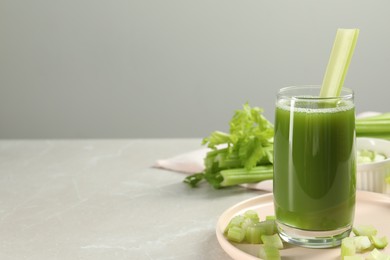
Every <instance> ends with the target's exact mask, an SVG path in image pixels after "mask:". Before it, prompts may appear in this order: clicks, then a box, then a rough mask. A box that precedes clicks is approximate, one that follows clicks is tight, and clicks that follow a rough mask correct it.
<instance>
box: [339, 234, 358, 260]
mask: <svg viewBox="0 0 390 260" xmlns="http://www.w3.org/2000/svg"><path fill="white" fill-rule="evenodd" d="M355 254H356V246H355V242H354V240H353V237H346V238H344V239H343V240H342V241H341V258H344V257H345V256H353V255H355Z"/></svg>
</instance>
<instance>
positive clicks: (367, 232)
mask: <svg viewBox="0 0 390 260" xmlns="http://www.w3.org/2000/svg"><path fill="white" fill-rule="evenodd" d="M352 231H353V233H354V234H355V235H356V236H375V235H376V233H377V232H378V230H376V228H374V227H373V226H371V225H359V226H355V227H353V228H352Z"/></svg>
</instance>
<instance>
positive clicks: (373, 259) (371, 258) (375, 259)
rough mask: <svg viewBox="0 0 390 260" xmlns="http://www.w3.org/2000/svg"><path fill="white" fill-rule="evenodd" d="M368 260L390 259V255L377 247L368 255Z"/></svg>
mask: <svg viewBox="0 0 390 260" xmlns="http://www.w3.org/2000/svg"><path fill="white" fill-rule="evenodd" d="M366 260H390V255H386V254H384V253H382V252H381V251H379V250H378V249H376V248H375V249H374V250H372V251H371V252H370V254H369V255H368V256H367V257H366Z"/></svg>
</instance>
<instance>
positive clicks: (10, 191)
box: [0, 139, 265, 260]
mask: <svg viewBox="0 0 390 260" xmlns="http://www.w3.org/2000/svg"><path fill="white" fill-rule="evenodd" d="M200 147H201V145H200V139H116V140H99V139H98V140H96V139H91V140H89V139H86V140H0V259H18V260H19V259H229V256H228V255H227V254H226V253H225V252H224V250H223V249H222V248H221V247H220V245H219V243H218V241H217V238H216V235H215V228H216V223H217V220H218V218H219V216H220V215H221V214H222V213H223V212H224V211H225V210H226V209H227V208H229V207H231V206H233V205H235V204H236V203H239V202H241V201H243V200H246V199H249V198H252V197H254V196H258V195H260V194H263V193H265V192H262V191H254V190H249V189H245V188H241V187H235V188H229V189H222V190H215V189H213V188H212V187H210V186H209V185H202V186H200V187H199V188H196V189H191V188H189V187H188V186H187V185H185V184H184V183H183V182H182V181H183V178H184V177H185V174H183V173H178V172H172V171H167V170H162V169H157V168H154V167H152V165H153V164H154V162H155V161H156V160H157V159H162V158H169V157H172V156H175V155H178V154H181V153H185V152H189V151H192V150H195V149H198V148H200Z"/></svg>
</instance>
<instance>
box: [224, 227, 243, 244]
mask: <svg viewBox="0 0 390 260" xmlns="http://www.w3.org/2000/svg"><path fill="white" fill-rule="evenodd" d="M244 238H245V230H244V229H242V228H240V227H236V226H234V227H231V228H229V230H228V232H227V239H228V240H230V241H232V242H237V243H240V242H242V241H243V240H244Z"/></svg>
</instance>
